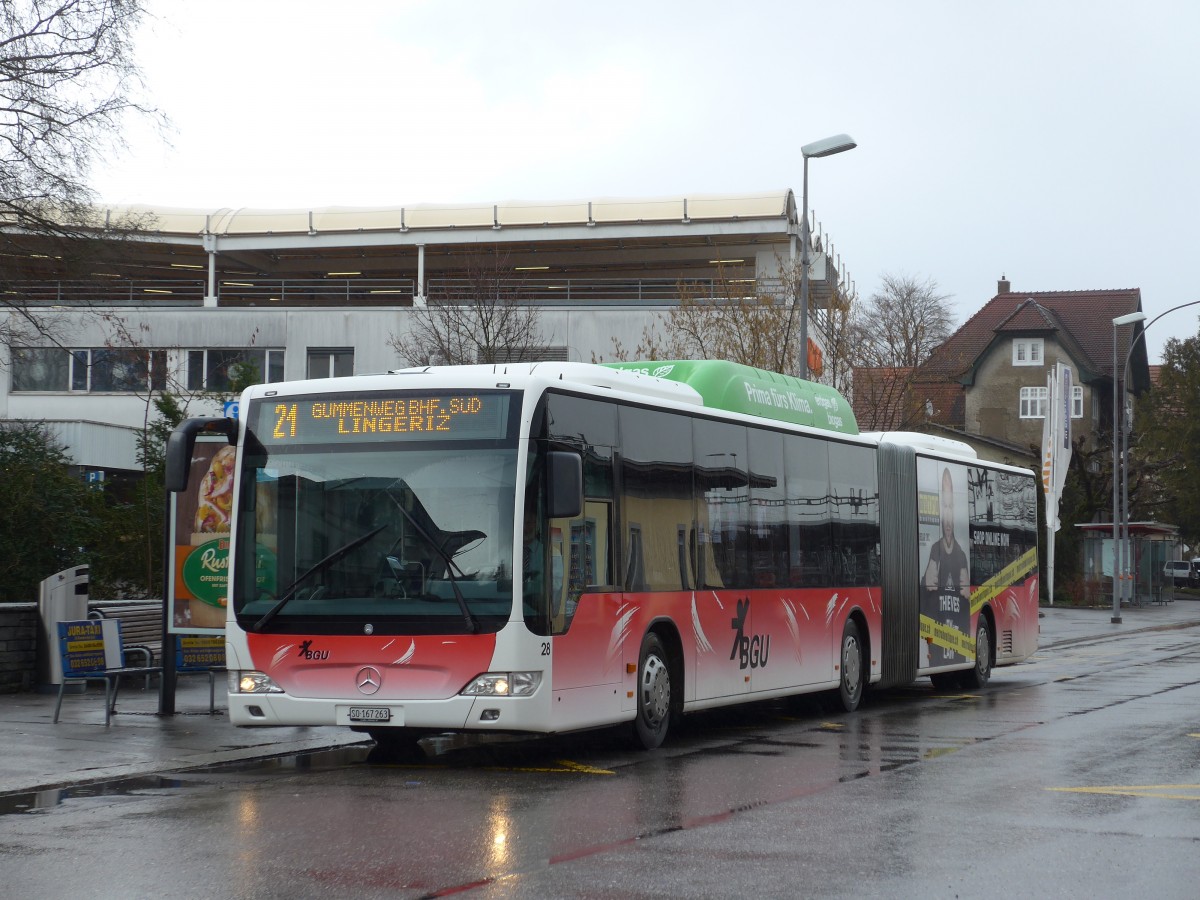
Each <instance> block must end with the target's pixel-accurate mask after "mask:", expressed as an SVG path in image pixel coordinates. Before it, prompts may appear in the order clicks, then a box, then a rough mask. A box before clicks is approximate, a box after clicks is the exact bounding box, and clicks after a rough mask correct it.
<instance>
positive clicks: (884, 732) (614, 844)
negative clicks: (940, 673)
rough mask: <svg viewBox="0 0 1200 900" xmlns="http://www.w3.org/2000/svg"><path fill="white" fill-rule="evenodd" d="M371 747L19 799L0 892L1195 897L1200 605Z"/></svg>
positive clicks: (0, 835)
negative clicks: (1040, 639)
mask: <svg viewBox="0 0 1200 900" xmlns="http://www.w3.org/2000/svg"><path fill="white" fill-rule="evenodd" d="M435 750H436V751H437V752H436V755H435V756H434V757H433V758H431V759H430V760H429V761H427V762H426V763H424V764H421V765H398V764H391V763H386V762H381V761H375V760H372V759H370V758H369V754H368V752H367V750H366V748H363V747H347V748H342V749H340V750H336V751H329V752H324V753H315V754H306V755H302V756H297V757H290V758H284V759H277V760H271V761H259V762H251V763H241V764H238V765H235V766H228V767H219V768H213V769H209V770H203V771H192V772H188V773H184V774H176V775H171V776H168V777H153V776H152V777H142V778H137V779H132V780H130V781H127V782H113V783H109V784H104V785H91V786H87V787H77V788H72V789H68V790H66V791H62V792H54V791H47V792H41V793H39V794H37V795H29V796H26V797H19V798H9V801H8V803H7V805H3V806H0V813H2V814H0V882H2V890H0V893H3V894H4V895H6V896H14V897H18V896H24V897H39V898H58V897H64V898H65V897H79V896H87V897H149V896H158V895H162V894H164V893H169V894H171V895H173V896H180V897H196V898H208V897H214V898H216V897H222V898H223V897H231V898H243V897H245V898H251V897H253V898H259V897H265V898H275V897H278V898H308V897H366V898H373V897H422V896H444V895H448V894H460V893H461V894H464V895H466V896H475V897H556V896H564V897H566V896H570V897H597V898H607V897H622V898H625V897H638V896H645V897H682V896H688V897H745V896H777V897H794V896H812V897H817V896H821V897H825V896H829V897H851V896H853V897H922V898H928V897H1001V896H1003V897H1012V896H1035V897H1049V896H1055V897H1117V896H1129V895H1133V894H1141V895H1143V896H1153V897H1181V898H1182V897H1188V898H1192V897H1195V896H1196V895H1197V893H1198V890H1197V887H1196V886H1197V884H1200V771H1198V770H1200V629H1197V628H1190V629H1183V630H1175V631H1163V632H1151V633H1145V634H1136V635H1129V636H1127V637H1124V638H1123V639H1121V640H1099V641H1084V642H1081V643H1078V644H1074V645H1070V646H1065V647H1057V648H1054V649H1052V650H1047V651H1042V652H1040V653H1039V654H1038V655H1037V656H1036V657H1035V658H1034V660H1032V661H1031V662H1029V663H1027V664H1024V665H1021V666H1017V667H1013V668H1009V669H1003V670H999V671H998V672H997V673H996V676H995V677H994V679H993V682H992V684H991V685H989V687H988V688H987V689H985V690H984V691H981V692H978V693H976V694H969V695H968V694H958V695H955V694H936V693H934V692H933V691H932V689H931V688H930V687H929V686H928V684H927V683H924V682H923V683H920V684H917V685H914V686H912V687H910V688H907V689H904V690H897V691H887V692H882V693H879V694H876V695H874V696H873V697H872V698H871V699H870V701H869V702H868V703H867V705H866V706H865V707H864V708H863V709H862V710H860V711H859V712H858V713H856V714H854V715H851V716H846V715H842V714H833V713H827V712H824V711H823V710H822V709H821V708H820V707H819V705H818V704H817V703H815V702H813V701H811V700H808V701H805V702H802V703H799V704H794V705H792V706H787V705H783V704H772V705H763V706H756V707H751V708H746V709H742V710H738V711H736V712H723V713H717V714H709V715H703V716H699V717H695V718H693V719H691V720H690V722H689V724H688V726H687V727H686V728H685V729H684V731H683V732H681V733H680V734H678V735H677V736H676V738H675V739H674V740H673V741H671V742H670V744H669V745H668V746H667V747H666V748H664V750H662V751H659V752H657V753H651V754H644V753H635V752H630V751H627V750H625V749H624V747H623V746H622V745H621V742H620V739H619V736H618V735H616V734H613V733H611V732H603V733H594V734H589V735H582V736H573V737H570V738H562V739H553V740H539V741H524V742H516V743H509V744H491V745H486V746H478V745H473V746H467V747H456V746H450V745H441V746H438V747H436V748H435Z"/></svg>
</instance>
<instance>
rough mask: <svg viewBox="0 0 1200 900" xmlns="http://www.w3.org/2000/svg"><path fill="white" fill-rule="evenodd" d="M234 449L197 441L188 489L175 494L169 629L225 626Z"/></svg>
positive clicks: (219, 627)
mask: <svg viewBox="0 0 1200 900" xmlns="http://www.w3.org/2000/svg"><path fill="white" fill-rule="evenodd" d="M235 462H236V451H235V449H234V448H233V447H231V446H229V445H228V444H227V443H225V442H224V441H223V440H221V441H203V440H198V441H196V448H195V451H194V453H193V454H192V468H191V472H190V473H189V478H188V490H187V491H186V492H185V493H182V494H179V495H177V500H176V502H175V514H174V517H173V519H174V521H173V523H172V524H173V526H174V527H173V533H174V537H173V539H172V546H173V547H174V551H175V554H174V555H175V559H174V567H173V571H174V573H175V577H174V585H173V587H174V604H173V607H172V626H173V627H172V630H173V631H180V632H187V631H195V630H202V631H208V630H213V629H223V628H224V627H225V611H226V599H225V597H226V592H227V590H228V583H229V578H228V573H229V530H230V517H231V514H232V511H233V478H234V473H235Z"/></svg>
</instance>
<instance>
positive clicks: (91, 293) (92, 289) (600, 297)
mask: <svg viewBox="0 0 1200 900" xmlns="http://www.w3.org/2000/svg"><path fill="white" fill-rule="evenodd" d="M821 286H823V285H822V284H821V283H818V285H817V286H815V287H814V290H813V294H812V296H813V300H814V301H815V302H818V303H819V302H820V301H821V300H822V298H823V296H828V290H825V291H824V292H823V293H822V292H821V291H820V290H819V289H818V288H819V287H821ZM733 287H734V292H735V293H736V292H737V289H738V288H740V287H744V289H745V294H744V296H745V297H747V298H749V297H753V296H756V295H765V296H770V297H775V298H777V299H780V300H784V301H785V302H786V301H787V300H788V299H790V298H789V297H787V296H786V289H785V285H784V284H783V282H781V281H780V280H778V279H758V280H757V281H746V282H734V283H733ZM481 289H483V290H487V291H488V292H489V294H491V293H493V292H494V295H495V296H496V297H497V298H498V299H500V300H506V301H507V300H511V301H513V302H516V303H528V304H531V305H544V306H556V305H560V304H562V305H566V304H569V305H583V306H621V305H630V304H635V305H637V304H646V305H651V306H675V305H678V304H679V302H680V297H681V295H683V296H687V297H689V298H693V299H704V298H710V297H724V298H728V295H729V293H730V290H729V289H730V283H729V282H722V281H721V280H719V279H714V278H685V279H679V278H547V277H537V278H526V279H514V280H512V281H511V282H492V283H491V284H487V283H486V282H483V283H481V282H480V281H478V280H472V279H464V278H430V279H428V280H427V283H426V295H427V297H428V299H429V300H430V302H432V303H436V302H438V301H439V300H443V301H450V302H455V301H463V302H465V301H467V300H468V299H469V298H471V297H473V296H474V294H475V293H476V292H478V291H480V290H481ZM0 291H2V292H3V294H4V298H3V299H4V300H5V301H7V305H10V306H34V307H55V306H61V307H110V308H123V307H131V308H172V307H199V306H203V304H204V296H205V291H206V282H204V281H203V280H198V279H192V280H167V279H160V280H138V279H111V280H109V279H97V280H75V281H22V282H11V281H10V282H4V283H0ZM415 291H416V282H415V280H414V279H411V278H390V279H373V278H342V279H335V278H319V279H279V278H239V279H222V280H220V281H218V282H217V292H218V296H217V305H218V306H221V307H227V308H237V307H280V308H281V307H323V306H335V307H340V306H357V307H369V306H381V307H398V306H399V307H403V306H412V305H413V295H414V293H415ZM814 313H815V314H817V316H818V317H819V316H820V311H819V310H814Z"/></svg>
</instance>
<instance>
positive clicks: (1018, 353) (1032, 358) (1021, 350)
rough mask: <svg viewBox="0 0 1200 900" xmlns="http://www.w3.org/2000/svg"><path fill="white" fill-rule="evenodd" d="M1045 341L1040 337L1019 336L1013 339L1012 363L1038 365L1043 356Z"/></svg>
mask: <svg viewBox="0 0 1200 900" xmlns="http://www.w3.org/2000/svg"><path fill="white" fill-rule="evenodd" d="M1045 343H1046V342H1045V341H1044V340H1043V339H1042V338H1021V339H1019V340H1015V341H1013V353H1012V364H1013V365H1014V366H1040V365H1042V360H1043V358H1044V357H1045V353H1044V352H1043V351H1044V350H1045Z"/></svg>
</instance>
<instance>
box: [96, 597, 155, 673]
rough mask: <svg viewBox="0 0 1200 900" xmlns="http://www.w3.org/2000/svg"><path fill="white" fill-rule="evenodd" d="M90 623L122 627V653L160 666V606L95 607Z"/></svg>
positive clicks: (147, 663)
mask: <svg viewBox="0 0 1200 900" xmlns="http://www.w3.org/2000/svg"><path fill="white" fill-rule="evenodd" d="M88 618H89V619H109V620H113V619H115V620H116V621H118V622H120V623H121V650H122V652H124V653H136V654H138V655H139V656H140V657H142V659H143V661H144V662H143V664H144V665H147V666H154V665H155V660H158V661H159V664H160V665H161V660H162V648H163V641H162V639H163V605H162V603H139V604H121V605H116V604H114V605H112V606H97V607H96V608H95V609H93V610H92V611H91V612H90V613H88Z"/></svg>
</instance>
